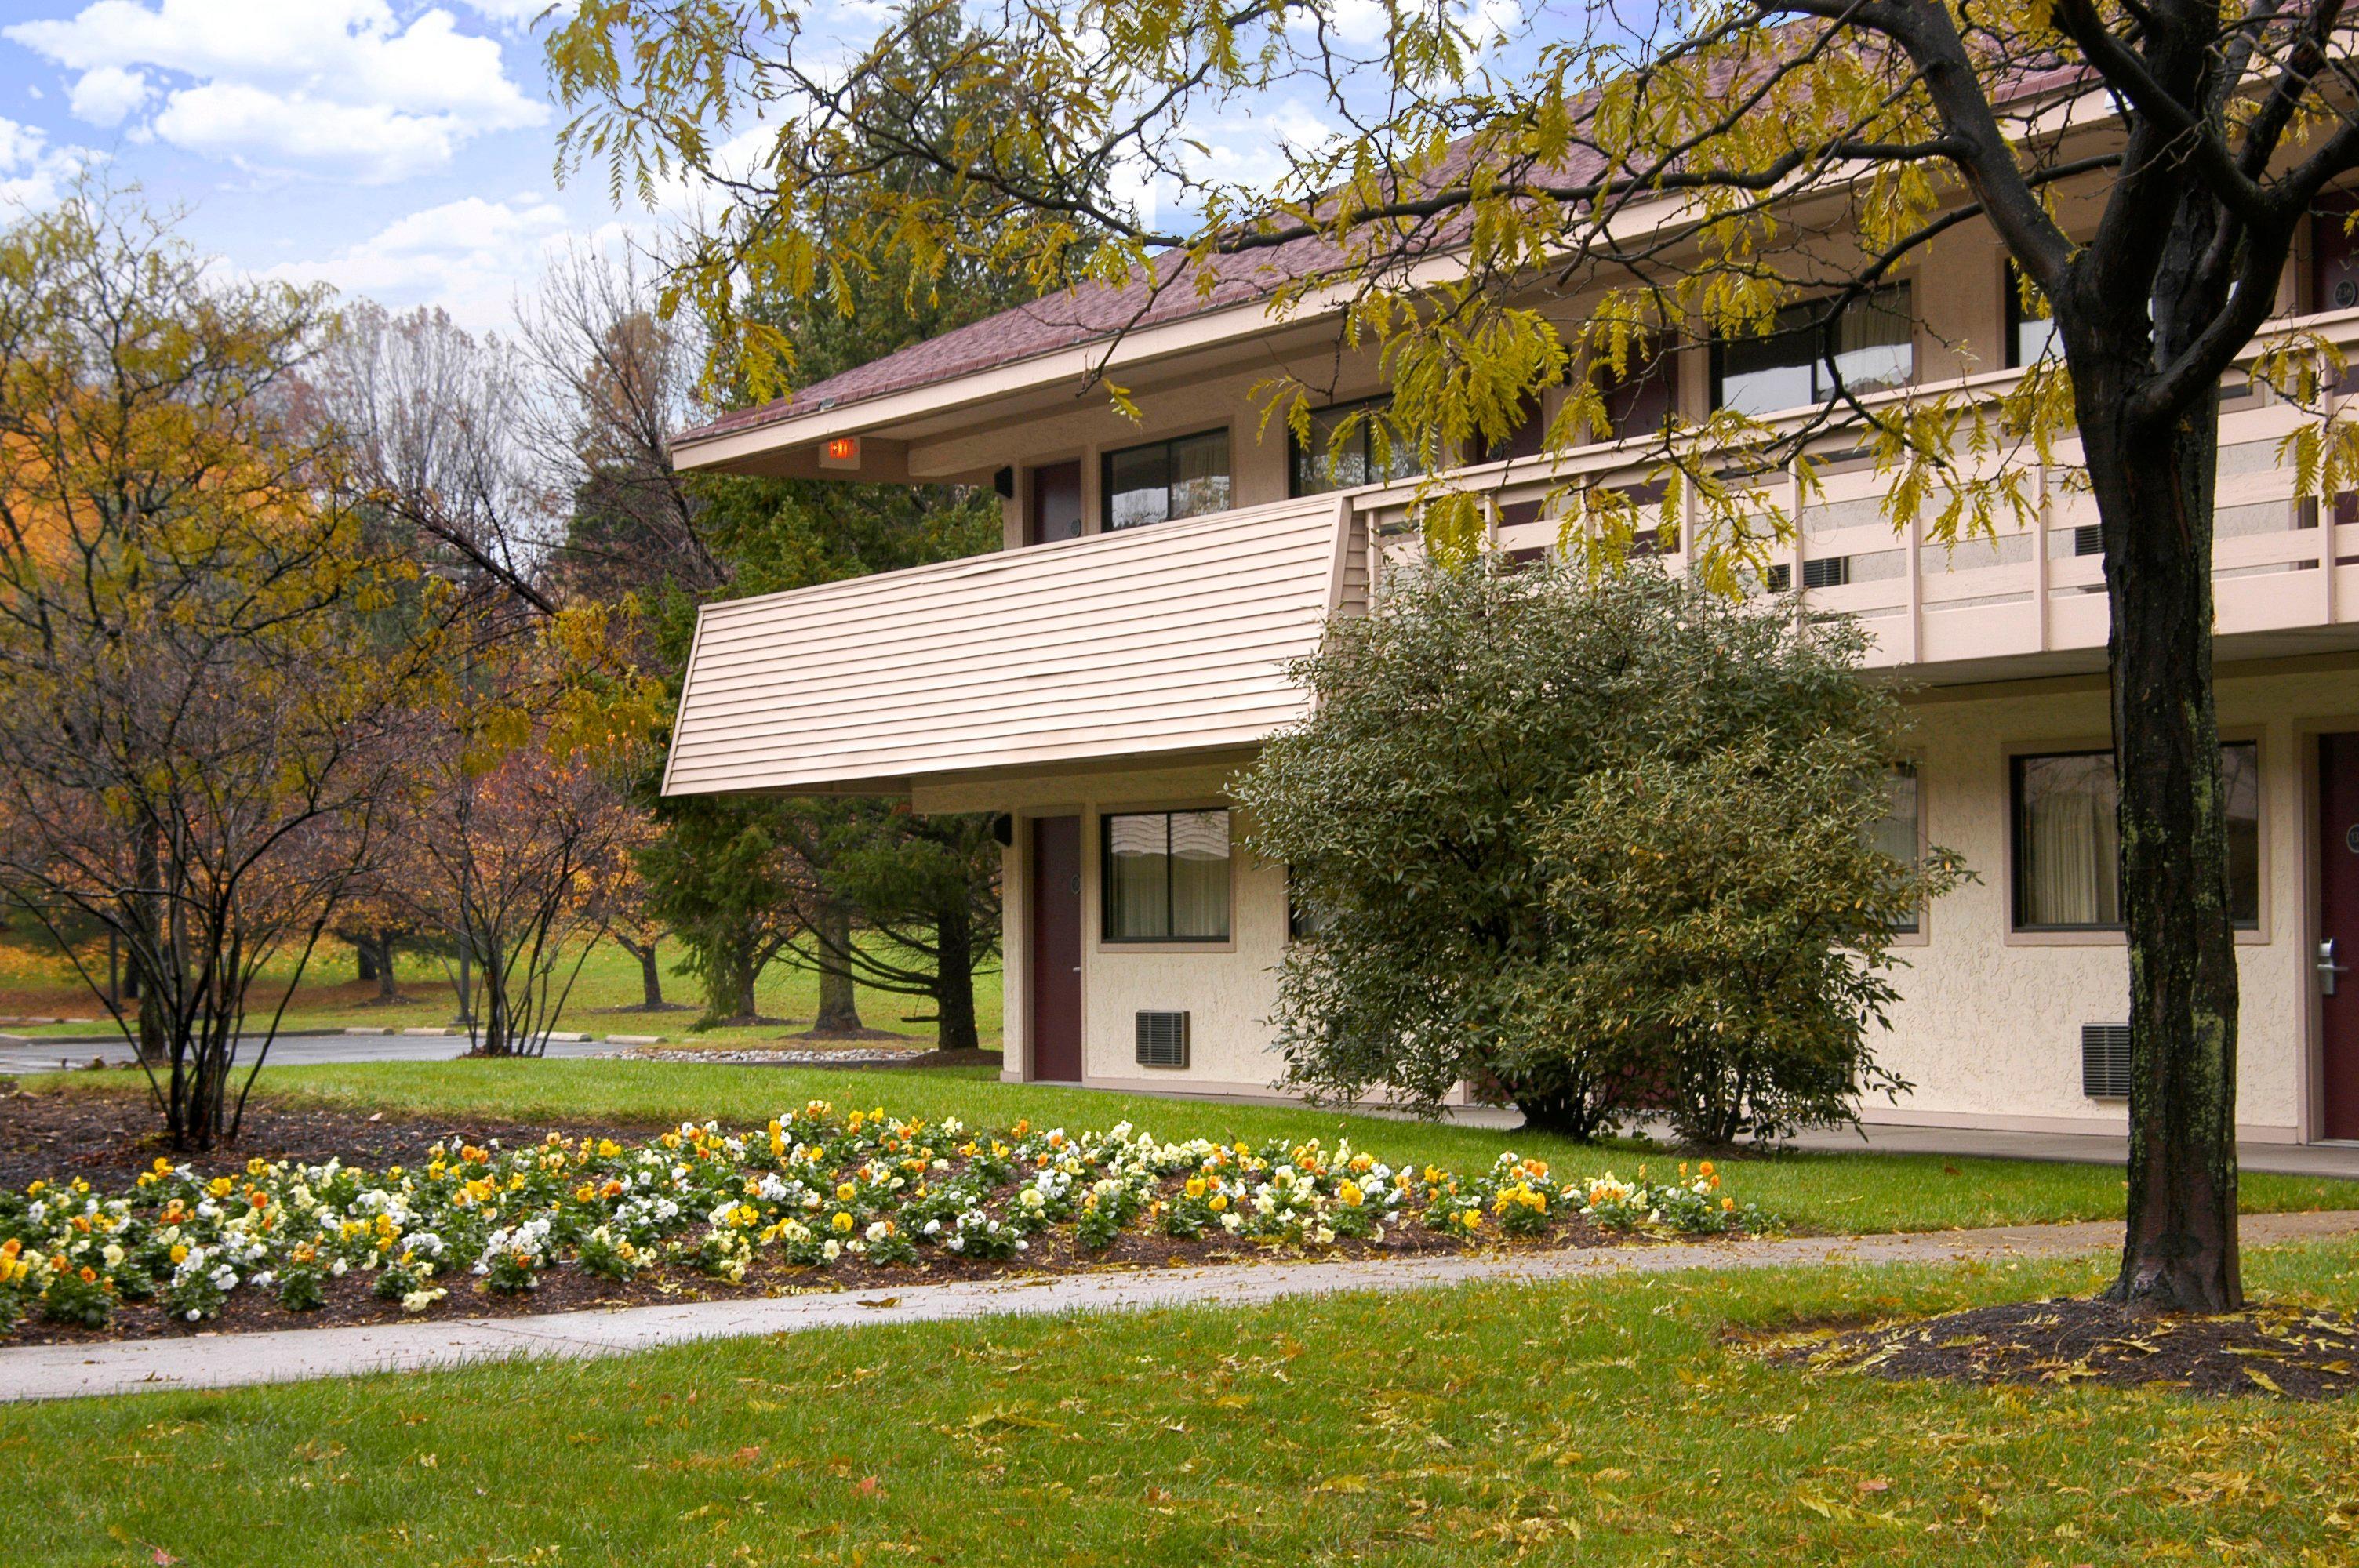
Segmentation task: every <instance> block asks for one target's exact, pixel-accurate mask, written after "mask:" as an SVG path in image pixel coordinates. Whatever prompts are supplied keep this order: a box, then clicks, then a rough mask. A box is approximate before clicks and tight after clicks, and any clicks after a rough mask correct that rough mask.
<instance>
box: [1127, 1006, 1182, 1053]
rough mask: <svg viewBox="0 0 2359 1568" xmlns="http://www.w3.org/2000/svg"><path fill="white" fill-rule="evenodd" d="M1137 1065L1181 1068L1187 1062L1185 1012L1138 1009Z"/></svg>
mask: <svg viewBox="0 0 2359 1568" xmlns="http://www.w3.org/2000/svg"><path fill="white" fill-rule="evenodd" d="M1138 1065H1140V1066H1142V1067H1185V1066H1186V1065H1188V1015H1187V1014H1186V1013H1184V1012H1142V1013H1140V1014H1139V1015H1138Z"/></svg>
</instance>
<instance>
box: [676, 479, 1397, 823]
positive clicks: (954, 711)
mask: <svg viewBox="0 0 2359 1568" xmlns="http://www.w3.org/2000/svg"><path fill="white" fill-rule="evenodd" d="M1337 518H1338V508H1337V506H1336V504H1335V503H1334V502H1333V500H1332V498H1325V497H1322V498H1319V499H1316V500H1311V501H1301V502H1288V503H1283V504H1280V505H1276V506H1265V507H1255V508H1250V509H1247V510H1244V511H1239V512H1232V513H1224V514H1221V515H1219V516H1216V517H1207V518H1203V519H1201V520H1197V521H1193V522H1187V523H1167V524H1157V525H1153V526H1149V527H1145V528H1140V529H1136V530H1135V531H1130V532H1125V533H1121V534H1113V535H1091V536H1089V537H1085V538H1081V539H1073V540H1068V541H1065V542H1063V543H1060V544H1055V545H1042V546H1034V547H1032V548H1029V549H1024V550H1011V551H1005V552H1001V553H999V554H995V555H990V556H979V557H972V558H970V559H967V560H962V561H949V562H945V563H942V564H941V565H939V566H930V567H919V568H914V569H912V570H908V571H899V572H884V573H879V574H876V575H875V576H873V577H864V578H856V579H851V580H849V581H845V582H840V583H828V584H825V585H822V586H821V587H818V588H810V589H798V590H796V591H793V592H788V593H775V594H767V595H765V596H763V597H762V598H759V599H745V600H733V601H731V602H729V603H725V604H715V605H711V606H708V607H707V608H706V609H705V611H703V613H702V615H701V617H700V618H699V621H698V623H697V633H696V643H695V649H694V652H693V653H692V654H691V655H690V661H689V669H688V677H687V680H686V682H685V684H684V687H683V688H682V691H681V695H680V706H679V719H678V721H677V723H676V724H675V726H674V729H673V736H672V749H671V757H670V760H669V765H668V767H667V769H666V773H665V779H664V789H665V793H667V794H670V795H701V794H713V793H718V792H723V791H729V790H795V789H817V788H824V787H827V786H829V785H833V784H846V783H859V782H866V781H877V780H899V779H909V778H917V777H923V776H926V775H929V774H936V773H963V772H968V771H972V770H976V769H985V768H998V767H1014V766H1035V765H1040V764H1044V763H1054V762H1082V761H1087V760H1091V759H1096V758H1105V757H1121V756H1147V755H1154V754H1157V753H1166V752H1181V751H1195V750H1200V749H1203V748H1207V747H1218V746H1235V745H1242V744H1247V743H1250V742H1252V741H1258V740H1260V739H1262V738H1263V737H1265V736H1266V735H1267V734H1268V733H1269V732H1270V731H1271V730H1275V729H1276V728H1277V727H1278V726H1279V725H1282V724H1284V723H1286V722H1288V720H1290V719H1295V718H1298V717H1299V716H1300V714H1301V713H1302V711H1303V706H1304V698H1303V694H1302V693H1301V691H1300V690H1299V688H1297V687H1295V686H1294V685H1293V683H1292V682H1290V681H1289V680H1288V679H1287V676H1286V665H1287V664H1288V661H1289V660H1292V659H1295V658H1298V657H1299V656H1301V655H1302V654H1308V653H1310V651H1311V650H1312V649H1313V648H1315V647H1316V646H1317V644H1318V640H1319V632H1320V627H1321V624H1322V622H1324V620H1325V617H1326V614H1327V612H1328V609H1329V606H1330V604H1331V603H1332V602H1333V601H1334V600H1335V599H1337V598H1341V599H1343V600H1347V601H1350V600H1356V599H1358V598H1359V597H1360V596H1361V595H1363V594H1364V578H1363V577H1361V575H1360V573H1361V571H1363V570H1364V568H1358V569H1355V568H1356V567H1357V563H1355V562H1353V561H1352V560H1351V559H1350V557H1349V556H1348V555H1339V551H1338V521H1337ZM1339 567H1340V568H1342V569H1343V570H1344V571H1345V572H1346V573H1347V574H1349V575H1350V576H1351V577H1352V578H1353V579H1354V580H1353V581H1351V582H1350V583H1348V584H1345V583H1339V582H1338V581H1337V571H1338V568H1339Z"/></svg>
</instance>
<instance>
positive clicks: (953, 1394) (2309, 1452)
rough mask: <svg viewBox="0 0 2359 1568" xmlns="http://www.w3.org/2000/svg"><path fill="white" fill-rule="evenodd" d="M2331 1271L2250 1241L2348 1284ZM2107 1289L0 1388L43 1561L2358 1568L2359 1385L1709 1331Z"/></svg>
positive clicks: (1720, 1302) (1793, 1286)
mask: <svg viewBox="0 0 2359 1568" xmlns="http://www.w3.org/2000/svg"><path fill="white" fill-rule="evenodd" d="M2354 1271H2359V1249H2354V1248H2353V1247H2350V1246H2332V1247H2325V1246H2321V1247H2311V1248H2305V1249H2283V1250H2277V1251H2266V1252H2260V1253H2256V1254H2255V1255H2254V1256H2253V1257H2252V1258H2251V1259H2250V1260H2249V1261H2248V1273H2249V1276H2250V1278H2251V1280H2252V1282H2253V1284H2254V1286H2255V1287H2256V1290H2258V1291H2263V1292H2272V1293H2275V1294H2277V1295H2278V1296H2280V1297H2286V1296H2291V1297H2296V1298H2304V1299H2309V1300H2311V1301H2314V1302H2317V1303H2323V1304H2332V1305H2334V1306H2337V1307H2341V1308H2345V1309H2347V1308H2348V1307H2349V1306H2350V1305H2351V1303H2352V1301H2353V1296H2354V1284H2359V1273H2354ZM2101 1274H2102V1269H2101V1268H2100V1266H2099V1265H2096V1264H2094V1263H2092V1264H2074V1265H2058V1266H2042V1267H2024V1268H2019V1269H2017V1268H1954V1267H1953V1268H1945V1269H1912V1270H1908V1271H1897V1270H1886V1271H1843V1270H1813V1271H1794V1272H1790V1273H1780V1274H1764V1275H1745V1276H1742V1277H1734V1278H1715V1277H1712V1276H1709V1275H1705V1274H1700V1273H1699V1274H1690V1275H1684V1276H1674V1277H1669V1278H1659V1279H1643V1280H1639V1279H1633V1280H1625V1281H1600V1282H1588V1283H1582V1284H1572V1285H1547V1286H1506V1285H1492V1286H1481V1287H1473V1288H1462V1289H1458V1290H1452V1291H1449V1292H1412V1293H1408V1294H1402V1295H1396V1296H1390V1297H1372V1296H1353V1297H1343V1298H1331V1299H1327V1300H1322V1301H1318V1302H1312V1303H1281V1304H1279V1305H1277V1306H1272V1307H1267V1308H1257V1309H1253V1310H1245V1311H1236V1310H1217V1309H1198V1310H1189V1311H1180V1312H1158V1313H1151V1314H1124V1315H1112V1316H1099V1317H1080V1318H1071V1317H1068V1318H1058V1319H1040V1320H1029V1321H1027V1320H1001V1321H995V1322H976V1323H964V1324H948V1325H943V1324H936V1325H911V1326H893V1327H876V1328H867V1329H856V1330H848V1331H830V1332H823V1333H811V1334H804V1335H797V1336H780V1337H777V1338H771V1339H740V1340H734V1341H726V1342H722V1343H717V1344H712V1345H701V1346H692V1347H684V1348H679V1349H674V1350H668V1351H662V1352H658V1353H654V1354H649V1355H643V1356H637V1357H629V1358H625V1359H619V1360H610V1361H600V1362H591V1363H574V1364H565V1363H554V1364H539V1365H529V1366H516V1365H511V1366H505V1367H498V1368H478V1369H473V1370H466V1371H459V1372H449V1373H440V1374H433V1375H414V1376H406V1377H378V1378H371V1379H354V1380H336V1381H328V1382H317V1383H307V1384H300V1385H294V1386H289V1387H285V1388H275V1389H250V1390H236V1391H233V1392H225V1393H155V1394H147V1395H140V1396H135V1397H129V1398H121V1399H112V1400H90V1401H79V1402H75V1403H71V1404H60V1405H44V1406H31V1407H24V1406H20V1407H0V1473H5V1474H6V1475H7V1476H8V1477H9V1482H8V1485H7V1486H6V1487H0V1540H5V1541H7V1542H8V1543H9V1544H8V1556H9V1558H10V1559H11V1560H13V1561H17V1562H24V1563H44V1564H57V1565H60V1568H63V1565H66V1564H82V1563H88V1564H119V1563H163V1562H169V1561H175V1560H177V1561H179V1562H181V1563H187V1564H190V1565H191V1568H207V1565H212V1564H239V1565H251V1568H267V1565H270V1564H288V1565H290V1568H296V1565H300V1568H315V1565H316V1568H329V1565H335V1564H355V1565H364V1568H378V1565H379V1564H383V1563H452V1564H458V1563H467V1564H491V1563H655V1564H673V1563H679V1564H699V1563H715V1564H734V1563H745V1564H789V1563H832V1564H853V1563H861V1564H869V1565H880V1568H881V1565H883V1564H887V1563H903V1562H908V1563H929V1562H934V1563H971V1564H993V1563H1009V1564H1020V1565H1022V1568H1039V1565H1041V1564H1071V1565H1075V1568H1080V1565H1085V1564H1104V1565H1107V1568H1113V1565H1114V1564H1124V1565H1132V1564H1137V1565H1157V1564H1172V1565H1175V1568H1194V1565H1196V1564H1199V1563H1213V1562H1250V1563H1419V1564H1458V1563H1463V1564H1469V1565H1472V1564H1483V1565H1485V1568H1488V1565H1491V1564H1495V1563H1507V1562H1517V1561H1526V1560H1528V1561H1530V1562H1534V1563H1579V1564H1582V1565H1584V1568H1587V1565H1591V1564H1618V1563H1647V1564H1660V1565H1681V1564H1683V1565H1692V1568H1707V1565H1709V1568H1729V1565H1736V1564H1749V1563H1795V1564H1802V1563H1843V1564H1862V1563H1874V1564H1908V1563H1923V1564H1935V1565H1939V1568H1962V1565H1968V1564H1993V1565H1998V1564H2005V1565H2006V1568H2031V1565H2044V1568H2072V1565H2075V1564H2089V1565H2092V1568H2097V1565H2104V1568H2115V1565H2120V1568H2127V1565H2130V1564H2142V1563H2154V1562H2172V1561H2176V1562H2188V1563H2198V1562H2200V1563H2228V1564H2256V1565H2259V1564H2270V1565H2291V1564H2302V1563H2314V1564H2327V1563H2348V1562H2350V1561H2351V1560H2352V1547H2353V1530H2354V1527H2359V1422H2354V1421H2353V1419H2352V1411H2351V1410H2350V1408H2349V1407H2348V1405H2347V1404H2340V1405H2338V1404H2314V1405H2293V1404H2288V1403H2283V1402H2280V1401H2277V1400H2267V1399H2258V1398H2256V1399H2252V1400H2209V1401H2207V1400H2191V1399H2186V1398H2182V1397H2178V1396H2174V1395H2172V1394H2169V1393H2166V1392H2152V1391H2140V1392H2136V1393H2126V1394H2125V1393H2119V1392H2111V1391H2106V1390H2088V1389H2080V1390H2000V1391H1989V1390H1974V1389H1966V1388H1956V1387H1948V1386H1940V1385H1930V1384H1907V1385H1895V1384H1886V1383H1879V1382H1874V1381H1870V1380H1867V1379H1860V1378H1856V1377H1844V1376H1824V1377H1814V1376H1811V1375H1809V1374H1804V1373H1800V1372H1796V1371H1791V1370H1786V1369H1782V1368H1769V1367H1767V1366H1765V1365H1763V1364H1762V1363H1761V1362H1760V1361H1759V1360H1758V1359H1756V1358H1755V1357H1752V1356H1750V1355H1747V1354H1745V1353H1744V1352H1743V1351H1742V1350H1741V1349H1738V1348H1733V1347H1732V1346H1731V1344H1730V1343H1729V1341H1728V1338H1727V1336H1728V1335H1729V1332H1730V1331H1731V1330H1732V1329H1757V1328H1761V1327H1774V1326H1776V1325H1785V1324H1791V1323H1795V1322H1802V1321H1809V1320H1812V1319H1822V1318H1828V1317H1843V1318H1850V1317H1854V1316H1858V1315H1862V1314H1921V1313H1929V1312H1934V1311H1940V1310H1945V1309H1949V1308H1953V1307H1959V1306H1964V1305H1969V1304H1974V1303H1986V1302H1993V1301H2000V1300H2006V1299H2019V1298H2024V1297H2027V1296H2032V1295H2036V1294H2046V1293H2054V1292H2078V1291H2085V1290H2088V1289H2090V1288H2092V1287H2093V1286H2094V1285H2095V1284H2096V1283H2097V1282H2098V1281H2099V1279H2100V1277H2101ZM189 1348H190V1354H191V1355H201V1354H203V1351H202V1348H201V1344H199V1343H195V1342H192V1343H191V1344H190V1347H189Z"/></svg>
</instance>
